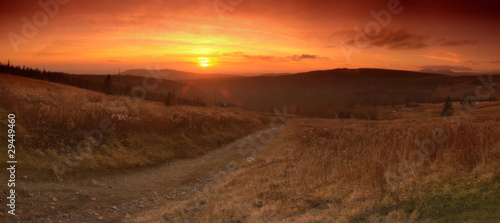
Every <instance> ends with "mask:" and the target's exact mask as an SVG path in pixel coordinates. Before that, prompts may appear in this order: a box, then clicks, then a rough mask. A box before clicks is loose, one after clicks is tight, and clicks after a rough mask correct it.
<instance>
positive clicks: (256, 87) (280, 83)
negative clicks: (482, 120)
mask: <svg viewBox="0 0 500 223" xmlns="http://www.w3.org/2000/svg"><path fill="white" fill-rule="evenodd" d="M493 79H494V81H498V80H500V76H494V78H493ZM190 83H192V84H193V85H194V86H196V87H198V88H200V89H202V90H204V91H206V92H214V91H215V92H217V93H218V94H219V95H220V97H221V98H222V99H221V100H225V101H228V102H232V103H236V104H238V105H240V106H244V107H248V108H250V109H256V110H261V111H269V110H271V109H273V108H275V107H283V106H285V105H287V106H288V107H296V106H300V109H301V110H302V111H303V112H304V113H307V112H308V111H309V112H314V111H317V110H326V109H328V108H331V107H335V106H345V105H354V104H360V105H370V106H373V105H396V104H403V103H406V102H408V101H417V102H420V103H429V102H431V103H432V102H442V101H444V99H445V98H446V97H447V96H448V95H449V96H451V97H452V98H454V100H455V101H459V100H463V98H464V97H465V96H467V95H473V94H474V92H475V89H476V87H477V86H478V85H481V82H480V81H479V79H478V77H477V76H460V77H454V76H445V75H439V74H429V73H421V72H412V71H399V70H382V69H335V70H324V71H311V72H306V73H298V74H292V75H282V76H257V77H245V78H238V79H210V80H193V81H190ZM498 95H499V94H498V92H496V93H495V95H492V98H493V99H494V98H495V97H498Z"/></svg>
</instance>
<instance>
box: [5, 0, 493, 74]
mask: <svg viewBox="0 0 500 223" xmlns="http://www.w3.org/2000/svg"><path fill="white" fill-rule="evenodd" d="M37 2H38V1H26V0H23V1H10V2H7V1H2V2H1V3H0V21H1V24H2V26H1V27H0V33H1V38H0V49H1V52H2V53H1V55H0V62H2V63H5V62H7V60H10V61H11V63H13V64H16V65H18V64H26V65H29V66H33V67H39V68H46V69H49V70H53V71H64V72H70V73H116V72H117V71H118V69H119V68H120V69H121V70H126V69H133V68H146V67H156V65H160V67H161V68H165V69H177V70H183V71H192V72H199V73H237V74H255V73H269V72H275V73H282V72H300V71H309V70H319V69H333V68H339V67H347V68H358V67H375V68H390V69H406V70H420V69H451V70H454V71H457V72H491V71H500V54H499V53H498V52H500V43H499V41H498V40H499V37H500V28H498V22H500V3H498V1H483V2H482V3H478V2H473V1H465V0H455V1H431V0H427V1H425V0H422V1H418V0H412V1H409V0H404V1H403V0H402V1H397V0H372V1H369V0H366V1H349V0H340V1H339V0H336V1H335V0H330V1H308V2H306V1H300V0H286V1H284V0H283V1H281V0H280V1H264V0H215V1H214V0H170V1H161V0H151V1H132V0H119V1H118V0H116V1H115V0H108V1H106V0H101V1H94V0H86V1H83V0H42V1H41V2H46V3H47V5H46V6H42V5H39V4H37ZM214 5H215V6H214ZM216 6H217V7H216ZM44 8H45V10H44ZM381 10H384V11H381ZM372 11H373V12H374V13H375V14H379V15H381V16H379V19H378V20H377V18H376V17H377V16H374V15H372V14H373V13H372ZM221 12H222V13H221ZM387 14H389V15H390V17H391V18H390V20H388V18H387V17H385V15H387ZM23 18H25V19H24V21H23ZM34 19H35V20H34ZM25 21H28V24H30V25H32V27H35V28H36V31H33V30H30V29H29V28H27V27H29V25H26V24H27V23H26V22H25ZM383 23H385V24H383ZM23 28H24V30H23ZM356 30H359V31H360V32H361V33H363V34H360V32H357V31H356ZM346 52H347V55H348V57H346Z"/></svg>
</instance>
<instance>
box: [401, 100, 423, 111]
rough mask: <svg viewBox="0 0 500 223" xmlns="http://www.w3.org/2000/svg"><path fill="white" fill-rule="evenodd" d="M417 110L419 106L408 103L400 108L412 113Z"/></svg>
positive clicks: (414, 103) (415, 103)
mask: <svg viewBox="0 0 500 223" xmlns="http://www.w3.org/2000/svg"><path fill="white" fill-rule="evenodd" d="M417 108H420V104H419V103H417V102H408V103H406V104H405V106H403V107H402V108H401V110H403V111H413V110H415V109H417Z"/></svg>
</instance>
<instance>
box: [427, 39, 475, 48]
mask: <svg viewBox="0 0 500 223" xmlns="http://www.w3.org/2000/svg"><path fill="white" fill-rule="evenodd" d="M434 42H435V43H436V44H437V45H441V46H463V45H475V44H477V43H478V41H477V40H471V39H467V40H450V39H444V38H442V39H437V40H435V41H434Z"/></svg>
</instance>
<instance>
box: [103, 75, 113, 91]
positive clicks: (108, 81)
mask: <svg viewBox="0 0 500 223" xmlns="http://www.w3.org/2000/svg"><path fill="white" fill-rule="evenodd" d="M103 90H104V93H106V94H111V75H110V74H108V76H106V78H105V79H104V89H103Z"/></svg>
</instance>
